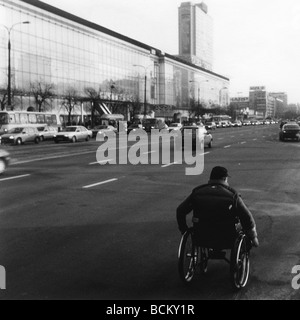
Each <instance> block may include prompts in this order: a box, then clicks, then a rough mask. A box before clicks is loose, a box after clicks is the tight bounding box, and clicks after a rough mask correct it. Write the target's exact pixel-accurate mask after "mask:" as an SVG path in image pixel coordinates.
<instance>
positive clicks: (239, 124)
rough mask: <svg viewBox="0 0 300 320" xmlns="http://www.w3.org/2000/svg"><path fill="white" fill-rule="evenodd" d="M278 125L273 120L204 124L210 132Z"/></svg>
mask: <svg viewBox="0 0 300 320" xmlns="http://www.w3.org/2000/svg"><path fill="white" fill-rule="evenodd" d="M275 123H278V122H276V121H274V120H264V121H260V120H244V121H240V120H236V121H233V122H231V121H228V120H224V121H207V122H206V123H205V127H206V128H207V129H210V130H215V129H217V128H232V127H243V126H258V125H270V124H275Z"/></svg>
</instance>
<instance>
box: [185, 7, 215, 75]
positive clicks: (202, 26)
mask: <svg viewBox="0 0 300 320" xmlns="http://www.w3.org/2000/svg"><path fill="white" fill-rule="evenodd" d="M179 56H180V58H183V59H185V60H187V61H189V62H191V63H193V64H195V65H197V66H200V67H202V68H205V69H207V70H212V69H213V19H212V18H211V17H210V16H209V15H208V8H207V5H206V4H205V3H203V2H202V3H199V4H193V3H192V2H183V3H182V4H181V6H180V7H179Z"/></svg>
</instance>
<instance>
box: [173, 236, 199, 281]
mask: <svg viewBox="0 0 300 320" xmlns="http://www.w3.org/2000/svg"><path fill="white" fill-rule="evenodd" d="M198 257H199V249H198V248H197V247H196V246H195V244H194V241H193V235H192V232H191V230H188V231H187V232H186V233H185V234H184V235H183V236H182V238H181V242H180V246H179V252H178V271H179V276H180V278H181V280H183V282H185V283H191V281H192V280H193V278H194V275H195V271H196V267H197V265H198Z"/></svg>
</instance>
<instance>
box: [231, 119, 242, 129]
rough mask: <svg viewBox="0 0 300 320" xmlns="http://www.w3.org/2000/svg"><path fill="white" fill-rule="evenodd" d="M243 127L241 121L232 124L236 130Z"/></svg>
mask: <svg viewBox="0 0 300 320" xmlns="http://www.w3.org/2000/svg"><path fill="white" fill-rule="evenodd" d="M242 125H243V124H242V122H241V121H239V120H236V121H233V123H232V127H235V128H237V127H241V126H242Z"/></svg>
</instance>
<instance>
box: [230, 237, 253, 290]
mask: <svg viewBox="0 0 300 320" xmlns="http://www.w3.org/2000/svg"><path fill="white" fill-rule="evenodd" d="M249 256H250V251H249V247H248V245H247V238H246V236H245V235H244V234H242V235H240V236H239V237H238V238H237V239H236V241H235V243H234V247H233V249H232V250H231V259H230V278H231V282H232V285H233V288H234V289H236V290H239V289H242V288H244V287H245V286H246V284H247V282H248V279H249V273H250V259H249Z"/></svg>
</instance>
